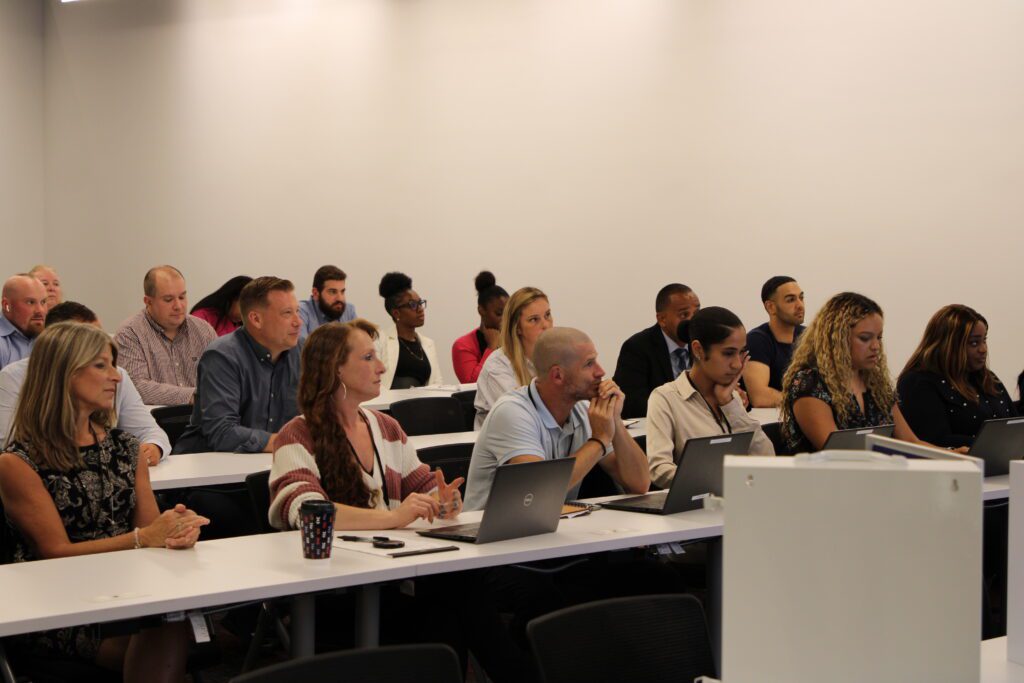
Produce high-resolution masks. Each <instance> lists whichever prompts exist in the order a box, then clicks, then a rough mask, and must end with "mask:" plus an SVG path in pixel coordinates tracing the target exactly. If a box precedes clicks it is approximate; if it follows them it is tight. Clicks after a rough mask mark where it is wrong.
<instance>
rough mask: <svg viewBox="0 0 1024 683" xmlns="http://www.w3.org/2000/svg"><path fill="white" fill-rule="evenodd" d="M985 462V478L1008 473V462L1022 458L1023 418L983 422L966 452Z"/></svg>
mask: <svg viewBox="0 0 1024 683" xmlns="http://www.w3.org/2000/svg"><path fill="white" fill-rule="evenodd" d="M968 452H969V453H970V454H971V455H973V456H974V457H976V458H981V459H982V460H984V461H985V476H986V477H994V476H996V475H999V474H1009V473H1010V461H1011V460H1020V459H1021V458H1024V417H1002V418H999V419H998V420H985V422H983V423H982V425H981V430H980V431H979V432H978V436H977V438H975V439H974V445H973V446H971V450H970V451H968Z"/></svg>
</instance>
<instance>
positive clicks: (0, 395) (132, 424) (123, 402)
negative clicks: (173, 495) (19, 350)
mask: <svg viewBox="0 0 1024 683" xmlns="http://www.w3.org/2000/svg"><path fill="white" fill-rule="evenodd" d="M28 361H29V359H28V358H23V359H21V360H19V361H16V362H14V363H11V364H10V365H8V366H6V367H5V368H4V369H3V370H0V445H2V443H6V441H7V437H8V436H9V433H10V429H11V421H12V420H13V419H14V409H15V408H16V407H17V405H18V395H19V394H20V393H21V385H22V384H24V383H25V376H26V375H27V374H28ZM117 371H118V373H120V375H121V381H120V382H118V383H117V394H116V395H115V398H114V412H115V413H117V424H116V425H114V426H115V427H117V428H118V429H122V430H124V431H126V432H128V433H129V434H132V435H133V436H135V437H138V439H139V441H141V442H142V443H144V444H147V443H151V444H155V445H156V446H158V447H159V448H160V459H161V460H163V459H164V458H166V457H167V455H168V454H169V453H170V452H171V440H170V439H168V438H167V434H166V433H164V430H162V429H160V426H159V425H158V424H157V423H156V420H155V419H153V413H151V412H150V411H149V408H147V407H146V405H145V404H144V403H143V402H142V397H141V396H139V392H138V390H137V389H136V388H135V384H133V383H132V378H131V377H129V376H128V373H127V372H125V370H124V368H120V367H119V368H118V369H117Z"/></svg>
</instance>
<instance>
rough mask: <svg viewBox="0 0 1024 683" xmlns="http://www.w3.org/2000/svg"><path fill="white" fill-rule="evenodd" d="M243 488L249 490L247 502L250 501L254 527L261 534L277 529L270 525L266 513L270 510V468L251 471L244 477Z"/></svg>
mask: <svg viewBox="0 0 1024 683" xmlns="http://www.w3.org/2000/svg"><path fill="white" fill-rule="evenodd" d="M245 488H246V489H248V490H249V502H250V503H252V515H253V517H254V519H255V522H256V528H257V529H259V532H260V533H261V534H269V533H271V532H273V531H277V529H275V528H274V527H272V526H270V521H269V520H268V519H267V513H268V512H269V511H270V470H267V471H266V472H253V473H252V474H249V475H246V477H245Z"/></svg>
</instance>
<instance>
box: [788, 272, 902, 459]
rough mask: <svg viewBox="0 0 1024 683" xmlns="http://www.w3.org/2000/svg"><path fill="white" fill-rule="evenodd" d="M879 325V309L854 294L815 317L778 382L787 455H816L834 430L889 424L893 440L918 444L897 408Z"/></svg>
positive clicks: (842, 297) (838, 296) (836, 298)
mask: <svg viewBox="0 0 1024 683" xmlns="http://www.w3.org/2000/svg"><path fill="white" fill-rule="evenodd" d="M883 323H884V319H883V314H882V309H881V307H880V306H879V305H878V304H877V303H875V302H874V301H872V300H871V299H869V298H868V297H866V296H864V295H862V294H856V293H854V292H842V293H840V294H836V295H835V296H833V297H832V298H831V299H829V300H828V301H827V302H826V303H825V305H824V306H822V308H821V310H820V311H818V315H817V316H815V318H814V322H812V323H811V325H810V327H808V328H807V330H806V331H805V332H804V333H803V334H802V335H801V336H800V341H799V342H798V343H797V347H796V350H795V351H794V352H793V360H792V362H791V364H790V366H789V369H788V370H787V371H786V375H785V378H784V379H783V382H782V395H783V401H782V412H781V423H782V436H783V438H784V439H785V443H786V448H787V450H789V451H790V452H793V453H802V452H808V451H816V450H819V449H821V447H822V446H823V445H824V444H825V441H826V440H827V439H828V436H829V434H831V433H832V432H834V431H836V430H839V429H854V428H858V427H876V426H878V425H882V424H890V423H893V422H895V424H896V429H895V436H896V437H897V438H900V439H905V440H908V441H917V437H915V436H914V434H913V432H912V431H911V430H910V428H909V427H908V426H907V424H906V422H905V421H904V420H903V416H902V415H901V414H900V412H899V407H898V406H897V405H896V395H895V392H894V391H893V387H892V379H891V378H890V377H889V367H888V365H887V364H886V359H885V351H884V349H883V348H882V327H883Z"/></svg>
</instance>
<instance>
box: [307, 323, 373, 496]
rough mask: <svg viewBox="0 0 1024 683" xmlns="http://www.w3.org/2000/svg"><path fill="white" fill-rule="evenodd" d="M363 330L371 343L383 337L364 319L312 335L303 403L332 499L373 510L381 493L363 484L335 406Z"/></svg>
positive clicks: (327, 327) (330, 326) (322, 328)
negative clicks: (355, 340) (341, 373)
mask: <svg viewBox="0 0 1024 683" xmlns="http://www.w3.org/2000/svg"><path fill="white" fill-rule="evenodd" d="M357 330H362V331H363V332H365V333H366V334H368V335H369V336H370V338H371V339H376V338H377V328H376V327H374V325H373V323H371V322H368V321H366V320H363V319H362V318H357V319H356V320H352V321H350V322H347V323H328V324H326V325H321V326H320V327H318V328H317V329H316V330H314V331H313V333H312V334H311V335H309V337H308V338H307V339H306V345H305V346H304V347H303V349H302V372H301V374H300V376H299V389H298V396H297V398H298V404H299V411H300V412H301V413H302V415H303V416H304V417H305V419H306V425H307V426H308V427H309V433H310V435H311V436H312V437H313V457H314V458H315V460H316V466H317V468H318V469H319V470H320V481H321V483H322V484H323V487H324V491H326V492H327V496H328V497H329V498H330V499H331V500H332V501H334V502H337V503H341V504H343V505H351V506H353V507H361V508H372V507H375V506H376V504H377V500H376V496H377V492H376V491H371V490H370V489H369V487H368V486H367V485H366V482H365V481H364V480H363V474H362V467H361V466H360V465H359V459H358V458H357V457H356V452H355V449H354V448H353V447H352V443H351V442H350V441H349V440H348V436H347V435H346V434H345V430H344V429H343V428H342V426H341V423H340V422H339V421H338V414H337V406H336V405H335V402H334V394H335V392H337V390H338V388H339V387H340V386H341V377H339V376H338V368H339V367H341V366H342V365H344V364H345V361H346V360H347V359H348V356H349V353H351V351H352V334H353V333H354V332H355V331H357Z"/></svg>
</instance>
